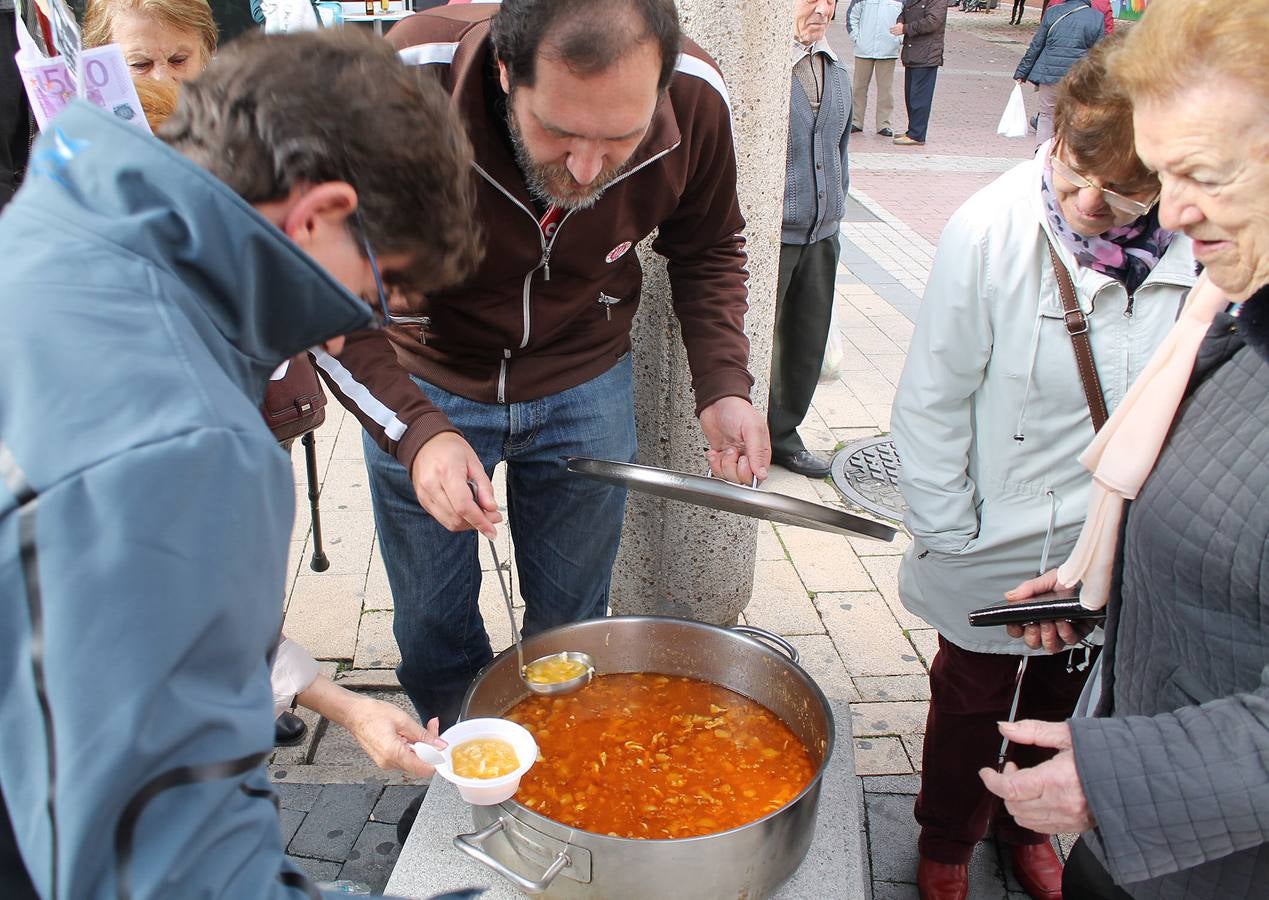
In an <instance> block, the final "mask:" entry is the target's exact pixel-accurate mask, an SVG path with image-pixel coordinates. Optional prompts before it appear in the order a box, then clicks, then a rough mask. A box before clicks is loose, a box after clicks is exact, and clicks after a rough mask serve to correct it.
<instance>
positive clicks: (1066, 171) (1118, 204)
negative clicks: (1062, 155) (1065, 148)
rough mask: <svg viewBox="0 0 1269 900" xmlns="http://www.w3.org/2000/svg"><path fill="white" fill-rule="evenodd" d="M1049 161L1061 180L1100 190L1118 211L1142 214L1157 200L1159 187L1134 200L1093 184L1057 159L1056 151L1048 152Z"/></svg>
mask: <svg viewBox="0 0 1269 900" xmlns="http://www.w3.org/2000/svg"><path fill="white" fill-rule="evenodd" d="M1049 162H1050V163H1051V164H1052V165H1053V171H1054V172H1056V173H1057V174H1058V175H1061V176H1062V180H1063V181H1066V182H1068V183H1069V184H1070V185H1071V186H1072V187H1074V188H1077V189H1078V190H1081V191H1082V190H1085V189H1086V188H1092V189H1093V190H1095V191H1100V192H1101V195H1102V199H1103V200H1105V201H1106V205H1107V206H1109V207H1110V208H1111V209H1113V210H1116V211H1118V212H1121V213H1124V214H1126V215H1130V216H1133V217H1134V218H1136V217H1139V216H1144V215H1145V214H1146V213H1148V212H1150V210H1151V208H1152V207H1153V206H1154V205H1155V203H1156V202H1158V200H1159V194H1160V193H1161V189H1160V190H1156V191H1155V192H1154V193H1153V194H1151V195H1150V198H1149V199H1148V200H1134V199H1132V198H1131V197H1125V196H1124V195H1123V194H1117V193H1115V192H1114V191H1112V190H1109V189H1107V188H1104V187H1102V186H1101V185H1099V184H1093V182H1091V181H1089V180H1088V178H1086V177H1085V176H1083V175H1081V174H1080V173H1079V172H1076V171H1075V170H1074V169H1072V168H1071V167H1070V166H1068V165H1067V164H1066V163H1064V162H1062V160H1060V159H1058V156H1057V153H1055V152H1053V153H1050V154H1049Z"/></svg>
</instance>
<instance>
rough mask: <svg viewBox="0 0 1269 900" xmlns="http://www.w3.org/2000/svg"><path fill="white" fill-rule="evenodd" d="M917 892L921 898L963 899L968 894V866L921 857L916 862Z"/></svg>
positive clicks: (936, 899)
mask: <svg viewBox="0 0 1269 900" xmlns="http://www.w3.org/2000/svg"><path fill="white" fill-rule="evenodd" d="M917 893H918V894H920V895H921V900H965V897H966V896H967V895H968V894H969V866H968V865H960V866H957V865H952V864H950V863H941V862H934V860H932V859H926V858H925V857H924V856H923V857H921V858H920V861H919V862H918V863H917Z"/></svg>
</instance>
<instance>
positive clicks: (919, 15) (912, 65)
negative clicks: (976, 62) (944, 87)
mask: <svg viewBox="0 0 1269 900" xmlns="http://www.w3.org/2000/svg"><path fill="white" fill-rule="evenodd" d="M946 30H947V2H946V0H904V2H903V12H901V13H899V21H898V22H897V23H895V26H894V27H893V28H891V29H890V33H891V34H901V35H903V51H902V53H901V54H900V59H901V60H902V61H903V102H904V104H905V105H906V106H907V108H908V130H907V131H906V132H904V133H903V134H901V135H899V136H898V137H896V138H895V139H894V142H895V143H896V144H898V145H899V146H901V147H919V146H921V145H922V144H924V143H925V133H926V131H927V129H928V128H929V126H930V110H931V108H932V107H933V106H934V82H935V81H937V80H938V74H939V66H941V65H943V39H944V34H945V32H946Z"/></svg>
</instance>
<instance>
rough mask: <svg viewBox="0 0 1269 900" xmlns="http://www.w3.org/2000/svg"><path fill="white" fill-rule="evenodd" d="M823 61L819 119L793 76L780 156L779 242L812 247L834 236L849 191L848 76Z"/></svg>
mask: <svg viewBox="0 0 1269 900" xmlns="http://www.w3.org/2000/svg"><path fill="white" fill-rule="evenodd" d="M822 56H823V58H824V97H823V99H822V100H821V102H820V109H819V115H816V114H815V113H814V112H813V111H812V109H811V101H810V100H808V99H807V97H806V92H805V91H804V90H803V89H802V85H801V83H800V82H799V81H798V79H797V76H796V75H794V74H792V72H790V74H789V80H790V81H791V82H792V88H791V94H790V100H789V146H788V153H787V154H786V156H785V174H784V225H783V227H782V229H781V231H780V241H781V242H782V243H785V244H813V243H815V242H816V241H821V240H823V239H824V238H826V237H828V236H830V235H832V234H835V233H836V232H837V227H838V224H839V223H840V222H841V220H842V216H844V215H845V214H846V192H847V191H848V190H849V189H850V171H849V168H848V166H847V158H846V142H847V141H848V140H849V139H850V112H851V102H852V101H851V86H850V73H849V72H848V71H847V70H846V67H845V66H843V65H842V64H841V62H839V61H838V60H835V59H833V58H832V57H830V56H828V55H827V54H822Z"/></svg>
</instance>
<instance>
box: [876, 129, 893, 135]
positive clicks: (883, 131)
mask: <svg viewBox="0 0 1269 900" xmlns="http://www.w3.org/2000/svg"><path fill="white" fill-rule="evenodd" d="M877 134H879V135H881V136H882V137H894V129H893V128H883V129H881V130H880V131H878V132H877Z"/></svg>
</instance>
